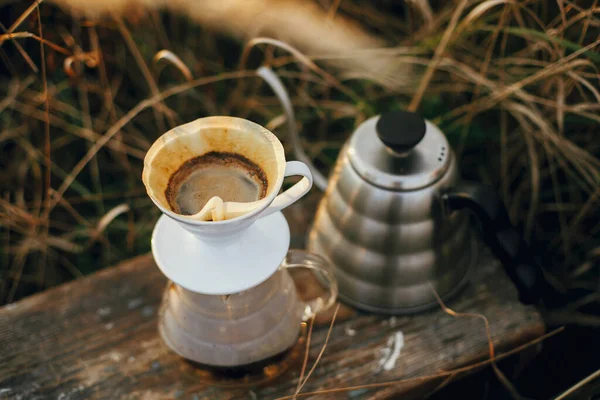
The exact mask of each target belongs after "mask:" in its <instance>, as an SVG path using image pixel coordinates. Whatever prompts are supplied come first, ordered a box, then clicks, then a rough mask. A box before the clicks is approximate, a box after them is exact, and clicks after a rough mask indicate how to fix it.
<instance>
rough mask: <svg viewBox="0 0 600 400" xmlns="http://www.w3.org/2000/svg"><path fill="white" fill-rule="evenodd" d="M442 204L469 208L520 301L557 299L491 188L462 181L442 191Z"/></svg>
mask: <svg viewBox="0 0 600 400" xmlns="http://www.w3.org/2000/svg"><path fill="white" fill-rule="evenodd" d="M442 203H443V205H444V208H445V210H446V211H447V212H448V213H451V212H453V211H458V210H463V209H468V210H471V211H472V212H473V213H474V214H475V216H476V217H477V219H478V220H479V225H480V228H481V230H482V233H483V239H484V241H485V242H486V243H487V244H488V245H489V246H490V247H491V249H492V251H493V252H494V254H495V255H496V257H498V258H499V259H500V261H501V262H502V264H503V266H504V270H505V271H506V274H507V275H508V276H509V278H510V279H511V280H512V281H513V283H514V284H515V286H516V287H517V291H518V293H519V300H520V301H521V302H522V303H524V304H534V303H537V302H538V301H539V300H541V299H542V298H547V297H551V298H552V297H553V298H556V293H554V295H551V293H553V292H554V288H553V287H551V286H550V284H549V283H548V281H547V280H546V278H545V277H544V270H543V268H542V267H541V265H540V264H539V263H538V262H537V260H536V259H535V257H534V255H533V253H532V251H531V249H530V248H529V246H528V245H527V244H526V243H525V241H524V240H523V238H522V237H521V235H520V234H519V232H518V231H517V230H516V229H515V227H514V226H513V225H512V224H511V222H510V218H509V217H508V212H507V210H506V207H505V206H504V203H503V202H502V199H501V198H500V196H499V195H498V194H497V192H496V190H494V188H493V187H491V186H488V185H483V184H479V183H473V182H461V183H459V184H457V185H456V186H454V187H452V188H450V190H449V191H447V192H445V193H443V194H442ZM549 295H550V296H549Z"/></svg>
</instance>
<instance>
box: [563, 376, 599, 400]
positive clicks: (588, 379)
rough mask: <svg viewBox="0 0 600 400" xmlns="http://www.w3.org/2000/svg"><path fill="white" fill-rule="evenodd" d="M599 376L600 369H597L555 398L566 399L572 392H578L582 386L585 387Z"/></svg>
mask: <svg viewBox="0 0 600 400" xmlns="http://www.w3.org/2000/svg"><path fill="white" fill-rule="evenodd" d="M598 377H600V369H599V370H597V371H596V372H594V373H592V374H590V375H588V376H587V377H585V378H584V379H582V380H581V381H579V382H577V383H576V384H575V385H573V386H572V387H570V388H569V389H567V390H566V391H565V392H563V393H561V394H560V395H559V396H557V397H556V398H555V399H554V400H564V399H566V398H567V397H569V396H571V395H572V394H574V393H577V391H578V390H580V389H581V388H582V387H584V386H585V385H587V384H588V383H590V382H592V381H593V380H595V379H597V378H598Z"/></svg>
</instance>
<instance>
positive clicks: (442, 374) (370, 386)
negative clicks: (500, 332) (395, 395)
mask: <svg viewBox="0 0 600 400" xmlns="http://www.w3.org/2000/svg"><path fill="white" fill-rule="evenodd" d="M563 330H564V328H557V329H555V330H553V331H552V332H549V333H546V334H544V335H542V336H540V337H539V338H537V339H534V340H532V341H530V342H528V343H525V344H523V345H521V346H518V347H515V348H514V349H512V350H510V351H507V352H505V353H502V354H498V355H496V357H495V360H494V361H500V360H502V359H504V358H506V357H510V356H512V355H514V354H517V353H520V352H521V351H523V350H525V349H527V348H529V347H531V346H534V345H537V344H539V343H541V342H543V341H544V340H546V339H548V338H550V337H552V336H555V335H557V334H558V333H560V332H562V331H563ZM492 362H493V361H492V360H491V359H488V360H485V361H480V362H477V363H474V364H471V365H468V366H466V367H462V368H457V369H454V370H452V371H444V372H440V373H438V374H435V375H424V376H418V377H415V378H406V379H399V380H395V381H389V382H379V383H371V384H366V385H356V386H347V387H341V388H333V389H325V390H319V391H314V392H304V393H299V394H297V395H290V396H284V397H279V398H278V399H277V400H288V399H294V398H295V397H308V396H314V395H323V394H333V393H343V392H351V391H354V390H360V389H376V388H383V387H389V386H400V385H403V384H408V383H416V382H427V381H431V380H434V379H439V378H446V377H448V376H455V375H458V374H462V373H467V372H472V371H475V370H477V369H479V368H481V367H483V366H486V365H490V364H491V363H492Z"/></svg>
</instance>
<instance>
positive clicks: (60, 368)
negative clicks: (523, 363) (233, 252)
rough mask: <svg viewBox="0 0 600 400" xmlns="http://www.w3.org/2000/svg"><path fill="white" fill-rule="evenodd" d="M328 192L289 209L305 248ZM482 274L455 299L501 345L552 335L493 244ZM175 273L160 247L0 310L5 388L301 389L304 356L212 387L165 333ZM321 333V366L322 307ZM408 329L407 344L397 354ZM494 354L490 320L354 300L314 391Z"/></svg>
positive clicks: (144, 395) (92, 393) (419, 389)
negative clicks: (267, 379) (159, 261)
mask: <svg viewBox="0 0 600 400" xmlns="http://www.w3.org/2000/svg"><path fill="white" fill-rule="evenodd" d="M315 199H316V196H311V197H309V198H308V199H307V200H306V201H304V202H302V203H301V204H297V205H294V206H293V207H291V208H290V209H289V210H286V216H287V218H288V221H289V222H290V226H291V228H292V232H293V234H292V237H293V239H292V243H293V246H294V247H301V246H302V244H303V237H304V231H305V230H306V226H307V222H308V219H307V218H306V216H307V215H311V214H310V213H309V211H312V210H313V209H314V205H315V203H316V200H315ZM479 264H480V265H479V266H478V268H476V269H475V270H474V271H473V277H472V283H471V284H470V285H468V286H467V287H466V288H465V290H464V291H463V292H462V293H461V294H460V296H458V298H456V299H455V300H454V301H452V302H451V303H450V304H449V306H451V307H452V308H453V309H454V310H456V311H460V312H470V313H481V314H483V315H485V316H486V317H487V318H488V319H489V322H490V328H491V334H492V338H493V342H494V345H495V347H496V350H497V351H499V352H501V351H503V350H508V349H510V348H513V347H515V346H517V345H519V344H522V343H525V342H527V341H529V340H531V339H534V338H535V337H537V336H539V335H541V334H542V333H543V331H544V326H543V323H542V320H541V318H540V316H539V314H538V313H537V312H536V311H535V309H533V308H531V307H523V306H522V305H520V304H519V303H518V302H517V300H516V292H515V290H514V288H513V287H512V286H511V284H510V282H509V280H508V279H507V278H506V277H505V276H504V274H503V272H502V271H501V269H500V268H499V265H498V264H497V262H496V261H495V260H494V259H493V258H492V257H491V256H490V254H489V252H487V251H483V254H482V256H481V258H480V263H479ZM165 285H166V280H165V278H164V277H163V276H162V275H161V273H160V272H159V270H158V268H157V267H156V266H155V265H154V262H153V260H152V257H151V256H150V255H146V256H141V257H138V258H135V259H132V260H130V261H127V262H124V263H122V264H120V265H117V266H115V267H112V268H109V269H106V270H104V271H101V272H99V273H97V274H95V275H92V276H89V277H86V278H83V279H79V280H77V281H74V282H71V283H68V284H65V285H62V286H60V287H57V288H55V289H52V290H49V291H47V292H44V293H41V294H38V295H35V296H32V297H30V298H27V299H25V300H23V301H20V302H18V303H14V304H10V305H8V306H5V307H4V308H2V309H0V398H8V399H36V398H38V399H42V398H54V399H96V398H102V399H104V398H106V399H118V398H125V399H155V398H156V399H159V398H177V399H179V398H181V399H221V398H223V399H233V398H241V399H275V398H278V397H283V396H289V395H291V394H293V393H294V389H295V388H296V385H297V380H298V372H299V370H300V365H297V366H296V367H295V368H292V369H291V370H290V371H289V372H288V373H287V374H286V375H284V376H283V377H282V378H280V379H278V380H277V381H276V382H272V383H271V384H269V385H266V386H265V387H262V388H245V389H221V388H216V387H210V386H206V385H204V384H203V383H202V382H201V381H200V380H199V379H198V377H197V376H196V375H194V373H193V370H192V369H191V368H190V367H189V366H188V365H187V364H186V363H184V362H183V361H182V360H181V359H180V358H179V357H178V356H176V355H175V354H173V353H171V352H170V351H169V349H168V348H167V347H166V346H165V345H164V344H163V343H162V342H161V340H160V338H159V337H158V335H157V329H156V324H157V322H156V321H157V319H156V318H157V309H158V306H159V303H160V299H161V295H162V291H163V289H164V288H165ZM317 325H318V326H316V327H315V330H314V332H313V335H312V341H311V348H310V356H309V367H310V366H311V365H312V363H313V362H314V361H315V359H316V357H317V355H318V353H319V351H320V349H321V347H322V345H323V343H324V341H325V337H326V334H327V318H326V316H325V317H323V316H322V317H321V318H320V319H319V324H317ZM400 333H402V336H403V340H404V346H403V347H402V349H401V352H400V354H399V355H398V356H397V357H395V355H394V346H395V344H396V340H398V339H399V338H400ZM487 355H488V342H487V338H486V333H485V328H484V324H483V322H482V321H481V320H480V319H477V318H456V317H452V316H450V315H448V314H446V313H444V312H443V311H441V310H434V311H431V312H428V313H424V314H420V315H416V316H403V317H381V316H375V315H370V314H364V313H358V312H356V311H354V310H352V309H351V308H349V307H346V306H343V307H342V309H341V310H340V314H339V318H338V319H337V321H336V324H335V326H334V328H333V332H332V335H331V338H330V341H329V344H328V345H327V348H326V350H325V352H324V354H323V357H322V359H321V361H320V363H319V365H318V367H317V368H316V369H315V371H314V373H313V374H312V376H311V378H310V380H309V381H308V383H307V384H306V385H305V387H304V388H303V390H302V392H312V391H316V390H323V389H331V388H341V387H347V386H354V385H361V384H372V383H377V382H386V381H391V380H397V379H406V378H410V377H418V376H422V375H430V374H435V373H438V372H440V371H442V370H446V371H447V370H451V369H454V368H457V367H459V366H463V365H467V364H469V363H472V362H474V361H477V360H482V359H485V358H486V357H487ZM442 381H443V379H440V378H438V379H436V380H433V381H432V380H420V381H410V382H408V383H405V384H402V385H394V386H388V387H380V388H371V389H357V390H352V391H348V392H344V393H338V394H328V395H321V396H314V397H317V398H369V399H379V398H389V397H392V396H395V395H398V394H400V393H404V394H411V396H408V397H403V398H409V397H422V396H423V395H424V394H426V393H427V392H428V391H431V390H433V389H434V388H435V387H436V386H437V385H439V384H440V383H442Z"/></svg>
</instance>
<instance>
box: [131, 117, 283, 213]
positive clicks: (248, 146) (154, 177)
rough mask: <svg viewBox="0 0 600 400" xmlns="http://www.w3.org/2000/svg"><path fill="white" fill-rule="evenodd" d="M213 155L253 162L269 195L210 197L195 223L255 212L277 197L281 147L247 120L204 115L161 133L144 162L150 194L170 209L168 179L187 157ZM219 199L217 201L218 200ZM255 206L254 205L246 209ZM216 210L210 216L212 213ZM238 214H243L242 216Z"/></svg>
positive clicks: (158, 203)
mask: <svg viewBox="0 0 600 400" xmlns="http://www.w3.org/2000/svg"><path fill="white" fill-rule="evenodd" d="M211 151H217V152H230V153H238V154H241V155H243V156H244V157H246V158H248V159H249V160H251V161H252V162H254V163H255V164H257V165H258V166H259V167H260V168H261V169H262V170H263V171H264V172H265V175H266V177H267V191H266V195H265V197H264V198H263V199H261V200H259V201H258V202H253V203H223V201H222V200H221V199H220V198H217V199H215V198H213V199H211V200H210V201H209V202H208V203H207V204H206V205H205V207H204V208H203V209H202V210H201V211H200V212H199V213H198V214H196V215H195V216H184V215H180V216H181V217H188V218H191V219H196V220H207V218H208V216H209V215H210V218H208V219H213V218H212V217H213V215H214V217H217V218H218V219H216V220H221V219H228V218H233V217H235V216H239V215H241V214H243V213H245V212H249V211H251V210H252V209H255V208H256V206H260V204H261V203H263V202H264V201H266V200H267V199H272V198H273V197H275V196H276V195H277V193H275V190H276V188H278V187H280V185H279V183H280V182H279V180H282V179H283V175H284V171H285V155H284V150H283V146H282V145H281V143H280V142H279V140H278V139H277V137H275V135H273V133H271V132H270V131H268V130H267V129H265V128H263V127H262V126H260V125H258V124H255V123H253V122H250V121H248V120H245V119H241V118H235V117H222V116H218V117H206V118H200V119H197V120H195V121H192V122H190V123H187V124H185V125H181V126H178V127H176V128H173V129H172V130H170V131H168V132H166V133H165V134H164V135H162V136H161V137H160V138H159V139H158V140H157V141H156V142H154V144H153V145H152V147H151V148H150V150H149V151H148V153H146V157H145V158H144V170H143V173H142V180H143V182H144V185H145V186H146V190H147V192H148V195H149V196H150V197H151V198H152V200H153V201H154V202H155V203H156V204H157V205H158V206H159V207H161V208H163V209H164V210H168V211H170V212H173V210H171V207H170V206H169V203H168V201H167V198H166V195H165V190H166V189H167V185H168V183H169V179H170V177H171V176H172V175H173V173H175V172H176V171H177V170H178V169H179V168H180V167H181V165H183V164H184V163H185V162H186V161H188V160H189V159H191V158H194V157H198V156H202V155H204V154H206V153H209V152H211ZM219 200H220V201H219ZM252 204H254V207H251V208H249V207H248V206H250V205H252ZM213 210H214V212H213ZM240 213H241V214H240Z"/></svg>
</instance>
